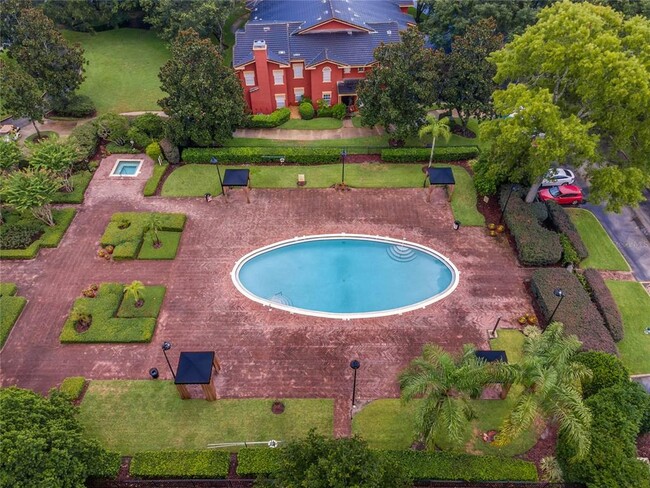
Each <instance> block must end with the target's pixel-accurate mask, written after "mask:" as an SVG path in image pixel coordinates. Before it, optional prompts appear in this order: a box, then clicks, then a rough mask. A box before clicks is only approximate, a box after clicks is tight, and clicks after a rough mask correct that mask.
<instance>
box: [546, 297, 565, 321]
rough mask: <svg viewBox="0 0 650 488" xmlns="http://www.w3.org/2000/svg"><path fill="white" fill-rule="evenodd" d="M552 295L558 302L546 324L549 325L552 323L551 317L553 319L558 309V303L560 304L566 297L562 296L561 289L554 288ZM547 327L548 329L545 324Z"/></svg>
mask: <svg viewBox="0 0 650 488" xmlns="http://www.w3.org/2000/svg"><path fill="white" fill-rule="evenodd" d="M553 295H555V296H556V297H558V298H559V299H560V300H559V301H558V302H557V305H556V306H555V310H553V313H552V314H551V318H550V319H548V323H549V324H550V323H551V322H553V317H555V312H557V309H558V308H560V303H562V300H563V299H564V297H565V296H566V295H565V294H564V292H563V291H562V288H556V289H555V290H553ZM547 327H548V324H547Z"/></svg>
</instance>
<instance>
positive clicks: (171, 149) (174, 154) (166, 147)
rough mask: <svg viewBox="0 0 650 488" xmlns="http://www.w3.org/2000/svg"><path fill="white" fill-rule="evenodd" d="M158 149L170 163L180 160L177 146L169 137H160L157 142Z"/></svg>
mask: <svg viewBox="0 0 650 488" xmlns="http://www.w3.org/2000/svg"><path fill="white" fill-rule="evenodd" d="M158 143H159V144H160V149H161V150H162V152H163V155H164V156H165V159H166V160H167V161H169V163H170V164H178V163H180V162H181V154H180V151H179V150H178V146H177V145H176V144H174V143H173V142H171V141H170V140H169V139H161V140H160V141H159V142H158Z"/></svg>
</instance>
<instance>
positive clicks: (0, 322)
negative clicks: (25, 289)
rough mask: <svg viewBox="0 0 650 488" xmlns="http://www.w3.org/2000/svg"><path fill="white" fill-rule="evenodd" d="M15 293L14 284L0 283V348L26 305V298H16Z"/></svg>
mask: <svg viewBox="0 0 650 488" xmlns="http://www.w3.org/2000/svg"><path fill="white" fill-rule="evenodd" d="M17 291H18V287H17V286H16V284H15V283H0V348H2V346H4V345H5V342H6V340H7V337H9V333H10V332H11V329H12V328H13V326H14V324H15V323H16V321H17V320H18V317H20V314H21V312H22V311H23V308H24V307H25V304H26V303H27V299H26V298H24V297H19V296H16V292H17Z"/></svg>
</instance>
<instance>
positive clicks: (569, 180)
mask: <svg viewBox="0 0 650 488" xmlns="http://www.w3.org/2000/svg"><path fill="white" fill-rule="evenodd" d="M575 180H576V175H574V174H573V171H571V170H570V169H566V168H551V169H549V170H548V172H547V173H546V174H545V175H544V179H543V180H542V186H559V185H573V182H574V181H575Z"/></svg>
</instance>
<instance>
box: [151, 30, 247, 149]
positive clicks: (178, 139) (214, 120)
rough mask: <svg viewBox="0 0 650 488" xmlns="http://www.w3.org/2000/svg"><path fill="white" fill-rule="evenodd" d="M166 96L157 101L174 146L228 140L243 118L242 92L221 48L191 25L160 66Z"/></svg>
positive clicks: (175, 42)
mask: <svg viewBox="0 0 650 488" xmlns="http://www.w3.org/2000/svg"><path fill="white" fill-rule="evenodd" d="M159 77H160V81H161V82H162V84H161V88H162V90H163V91H164V92H166V93H167V94H168V96H167V97H165V98H163V99H162V100H160V101H159V102H158V103H159V104H160V106H161V107H162V108H163V110H164V111H165V113H166V114H167V115H169V119H168V123H167V132H168V135H169V138H170V139H171V140H172V141H173V142H175V143H177V144H187V143H192V144H196V145H199V146H209V145H213V144H217V143H221V142H223V141H224V140H226V139H230V138H232V133H233V131H234V129H235V128H236V127H237V126H239V125H240V124H241V123H242V122H243V120H244V113H245V112H244V110H245V102H244V94H243V92H242V88H241V84H240V83H239V80H238V79H237V77H236V76H235V73H234V71H233V70H232V69H231V68H227V67H225V66H224V65H223V59H222V57H221V52H220V50H219V49H218V48H216V47H215V46H214V45H212V43H211V42H210V41H209V40H207V39H201V38H200V37H199V35H198V34H197V33H196V32H195V31H194V30H192V29H189V30H185V31H182V32H181V33H180V34H179V35H178V37H177V38H176V40H175V41H174V43H173V44H172V49H171V59H170V60H169V61H167V63H166V64H165V65H164V66H163V67H162V68H161V70H160V75H159Z"/></svg>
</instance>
